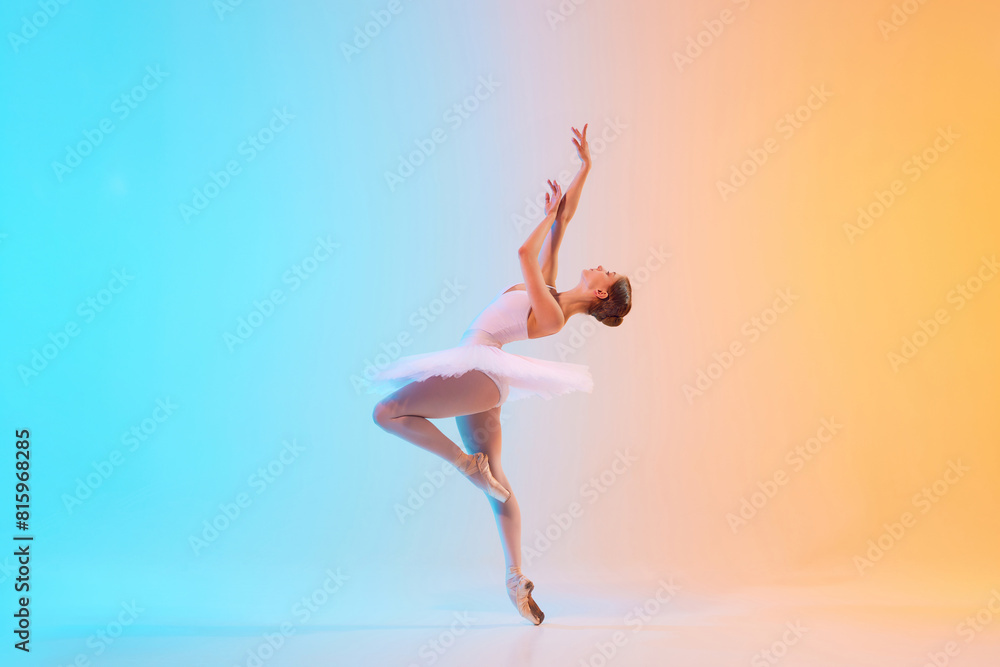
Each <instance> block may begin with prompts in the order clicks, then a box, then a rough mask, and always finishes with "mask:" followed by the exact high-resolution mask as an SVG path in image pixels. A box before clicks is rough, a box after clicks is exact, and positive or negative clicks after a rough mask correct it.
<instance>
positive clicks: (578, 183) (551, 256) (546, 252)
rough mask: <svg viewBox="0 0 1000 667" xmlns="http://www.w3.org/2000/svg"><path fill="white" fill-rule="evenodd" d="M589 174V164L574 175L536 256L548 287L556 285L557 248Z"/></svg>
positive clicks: (557, 271) (557, 269)
mask: <svg viewBox="0 0 1000 667" xmlns="http://www.w3.org/2000/svg"><path fill="white" fill-rule="evenodd" d="M589 173H590V164H589V163H588V164H584V165H582V166H581V167H580V171H578V172H577V173H576V177H574V178H573V182H572V183H570V185H569V189H567V190H566V194H565V195H563V198H562V199H561V200H560V202H559V208H558V210H557V211H556V218H555V221H554V222H553V223H552V227H551V228H550V229H549V234H548V236H546V237H545V242H544V243H543V244H542V250H541V252H540V253H539V254H538V263H539V264H541V266H542V276H543V277H544V278H545V282H546V283H548V284H549V285H555V284H556V275H557V274H558V273H559V246H560V245H562V239H563V236H564V235H565V234H566V227H567V226H568V225H569V221H570V220H572V219H573V215H574V214H575V213H576V208H577V205H578V204H579V203H580V193H581V192H582V191H583V184H584V182H585V181H586V180H587V175H588V174H589Z"/></svg>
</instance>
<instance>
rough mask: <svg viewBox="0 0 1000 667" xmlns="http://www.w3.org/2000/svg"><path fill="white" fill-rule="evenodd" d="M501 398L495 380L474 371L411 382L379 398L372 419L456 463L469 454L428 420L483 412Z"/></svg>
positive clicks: (405, 438)
mask: <svg viewBox="0 0 1000 667" xmlns="http://www.w3.org/2000/svg"><path fill="white" fill-rule="evenodd" d="M499 400H500V390H499V389H497V386H496V384H494V383H493V380H491V379H490V378H489V377H487V376H486V374H484V373H482V372H481V371H475V370H474V371H469V372H468V373H464V374H462V375H459V376H457V377H440V376H433V377H430V378H427V379H426V380H422V381H420V382H411V383H410V384H408V385H406V386H405V387H402V388H400V389H397V390H396V391H394V392H393V393H391V394H389V395H388V396H386V397H385V398H384V399H382V400H381V401H379V402H378V404H377V405H376V406H375V410H374V412H373V413H372V418H373V419H374V420H375V423H376V424H378V425H379V426H381V427H382V428H383V429H384V430H386V431H388V432H389V433H392V434H394V435H398V436H399V437H400V438H402V439H403V440H406V441H407V442H411V443H413V444H414V445H417V446H419V447H422V448H424V449H426V450H427V451H429V452H431V453H432V454H437V455H438V456H440V457H441V458H443V459H444V460H445V461H448V462H449V463H452V464H455V463H456V462H461V461H464V460H466V459H467V457H468V455H467V454H466V453H465V452H463V451H462V450H461V449H460V448H459V446H458V445H456V444H455V443H454V442H452V441H451V439H450V438H448V436H446V435H445V434H444V433H442V432H441V430H440V429H439V428H438V427H437V426H435V425H434V424H432V423H431V422H430V421H428V420H429V419H444V418H447V417H458V416H460V415H467V414H470V413H477V412H482V411H483V410H488V409H489V408H490V407H492V406H494V405H496V403H497V401H499Z"/></svg>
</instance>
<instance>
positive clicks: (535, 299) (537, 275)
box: [517, 181, 566, 333]
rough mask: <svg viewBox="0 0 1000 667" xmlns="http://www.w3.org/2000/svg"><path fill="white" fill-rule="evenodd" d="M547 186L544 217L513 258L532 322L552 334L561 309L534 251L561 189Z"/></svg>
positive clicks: (560, 322)
mask: <svg viewBox="0 0 1000 667" xmlns="http://www.w3.org/2000/svg"><path fill="white" fill-rule="evenodd" d="M549 187H550V188H552V194H551V195H550V194H549V193H548V192H546V193H545V218H544V219H543V220H542V221H541V222H540V223H538V226H537V227H535V230H534V231H533V232H531V234H530V235H529V236H528V238H527V240H526V241H525V242H524V243H523V244H522V245H521V247H520V248H518V251H517V257H518V260H519V261H520V264H521V275H522V276H524V288H525V291H527V293H528V300H529V301H530V302H531V311H532V314H534V316H535V322H536V323H537V324H538V328H539V329H541V330H542V331H546V332H548V333H555V332H557V331H559V330H560V329H562V327H563V324H565V323H566V318H565V316H564V315H563V312H562V308H560V307H559V302H557V301H556V299H555V297H554V296H552V293H551V292H550V291H549V288H548V287H547V286H546V281H545V278H544V277H543V276H542V267H541V266H539V264H538V251H539V248H540V247H541V245H542V239H543V238H544V236H545V234H546V232H548V231H549V228H550V226H551V225H552V221H553V220H555V217H556V211H557V210H558V208H559V203H560V202H561V201H562V188H560V187H559V183H557V182H555V181H549ZM550 284H551V283H550Z"/></svg>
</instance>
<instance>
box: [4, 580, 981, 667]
mask: <svg viewBox="0 0 1000 667" xmlns="http://www.w3.org/2000/svg"><path fill="white" fill-rule="evenodd" d="M538 583H539V582H536V584H538ZM669 584H670V582H668V581H663V580H660V581H659V582H649V583H648V585H643V586H630V587H629V588H628V590H622V589H621V588H618V589H614V588H611V587H602V590H599V591H594V590H589V591H587V592H586V593H583V592H581V590H580V586H579V585H576V586H570V585H567V584H565V583H564V584H558V585H548V586H545V587H544V590H543V589H542V587H541V586H539V589H538V591H537V592H538V594H537V595H536V596H535V598H536V601H537V602H538V603H539V605H540V606H541V608H542V609H543V611H544V612H545V613H546V619H545V622H544V623H543V624H542V625H540V626H537V627H536V626H532V625H530V624H529V623H527V621H523V620H521V619H520V617H519V616H517V615H516V613H515V612H514V609H513V607H512V606H511V605H510V603H509V602H508V601H507V598H506V597H505V596H504V595H503V593H502V591H501V590H497V587H494V588H491V589H489V590H486V589H480V590H466V591H462V592H456V591H444V592H440V593H438V594H434V593H430V594H425V595H422V596H421V597H420V598H419V599H412V598H411V599H409V600H407V601H405V602H401V603H398V604H397V603H394V604H392V605H391V607H392V609H391V611H389V610H388V607H384V608H383V609H384V610H383V611H381V612H377V611H373V610H376V609H378V606H379V605H378V604H372V603H374V602H376V601H375V600H372V599H368V600H367V602H368V604H367V605H364V606H363V607H362V606H361V605H359V606H358V607H357V609H358V612H357V613H356V614H355V613H352V610H351V609H349V608H345V607H344V606H343V605H344V603H348V601H347V600H344V601H342V606H341V608H340V609H338V611H337V616H338V620H337V622H336V623H332V624H325V625H322V624H320V625H308V626H297V627H294V628H293V630H294V632H293V633H290V634H289V636H287V637H281V636H280V635H279V634H275V633H277V631H278V630H279V628H278V627H276V626H274V627H214V628H212V627H198V628H182V627H176V628H163V627H140V626H137V627H134V628H130V629H129V633H128V634H126V635H123V636H122V637H120V638H119V639H118V640H117V641H115V643H114V644H113V645H112V646H110V647H109V648H108V649H107V651H105V652H104V653H103V654H102V655H100V656H94V655H93V651H92V650H90V649H87V648H86V643H85V636H84V637H80V636H77V637H66V638H63V639H59V640H53V641H48V642H45V643H44V644H43V645H41V646H37V647H36V650H35V651H33V654H32V656H31V658H32V660H30V662H29V661H19V664H46V665H69V664H72V662H73V660H74V659H75V657H76V656H77V655H79V654H84V655H86V656H87V657H88V658H89V659H90V662H89V663H88V664H91V665H101V666H107V667H111V666H117V665H128V666H129V667H135V666H146V665H149V666H158V665H170V666H179V665H183V666H188V665H192V666H193V665H217V666H220V667H222V666H225V667H232V666H236V665H242V666H245V667H254V666H257V667H261V666H263V665H267V666H268V667H272V666H273V667H277V666H285V665H289V666H292V665H295V666H312V665H379V666H381V665H386V666H395V665H398V666H400V667H410V666H420V665H428V666H429V665H438V666H440V667H448V666H452V665H455V666H462V667H467V666H469V665H472V666H474V667H491V666H493V665H540V666H546V667H548V666H552V665H566V666H573V667H575V666H580V667H585V666H591V667H602V666H603V665H677V666H679V667H701V666H705V667H722V666H727V665H749V666H750V667H756V666H764V665H789V666H791V665H808V666H810V667H814V666H815V667H820V666H822V667H826V666H831V667H832V666H837V667H842V666H851V667H863V666H868V665H870V666H872V667H897V666H898V667H923V666H924V665H931V666H933V667H945V666H946V665H947V666H954V667H1000V594H998V595H997V600H996V601H994V602H993V606H994V608H995V609H996V610H997V613H995V614H994V612H993V611H992V610H990V609H989V607H988V606H987V604H988V600H987V599H986V598H985V597H983V595H975V596H967V599H963V600H958V601H956V600H951V601H949V602H948V603H947V604H942V603H940V602H937V603H934V604H930V603H927V602H926V601H923V602H922V601H921V600H922V598H921V596H920V594H919V591H916V592H911V593H908V594H906V595H897V596H885V595H881V596H868V599H862V596H861V595H859V593H858V591H857V590H856V589H855V590H847V589H845V588H843V587H837V586H828V587H824V588H809V589H801V588H792V587H785V588H780V589H779V588H771V589H756V590H744V591H741V592H739V593H728V594H715V595H707V594H694V593H691V592H689V591H685V590H673V591H671V590H669ZM379 599H380V600H381V599H382V597H381V596H379ZM350 604H357V602H356V601H353V602H350ZM984 610H985V611H984ZM977 613H978V614H979V620H978V621H973V623H974V624H976V625H971V624H968V623H967V621H966V619H967V618H968V617H970V616H971V617H973V618H975V616H976V615H977ZM994 616H995V617H996V618H995V619H994V618H993V617H994ZM266 634H270V635H271V641H272V643H274V644H277V645H278V648H277V649H276V650H272V649H271V646H270V644H269V643H268V641H267V639H266V637H265V635H266ZM38 649H41V650H42V653H43V654H44V662H37V661H36V660H40V659H43V656H42V655H39V652H38ZM949 651H950V653H951V655H949V654H948V652H949Z"/></svg>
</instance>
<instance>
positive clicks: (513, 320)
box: [462, 285, 555, 347]
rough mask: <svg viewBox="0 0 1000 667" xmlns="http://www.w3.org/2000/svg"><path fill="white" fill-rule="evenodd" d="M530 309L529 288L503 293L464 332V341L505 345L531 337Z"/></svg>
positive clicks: (497, 345) (496, 345)
mask: <svg viewBox="0 0 1000 667" xmlns="http://www.w3.org/2000/svg"><path fill="white" fill-rule="evenodd" d="M546 287H552V286H551V285H546ZM507 289H510V288H509V287H508V288H507ZM553 289H555V288H553ZM530 310H531V300H530V299H529V298H528V292H527V290H511V291H510V292H501V293H500V294H498V295H497V296H496V297H495V298H494V299H493V301H491V302H490V303H489V305H487V306H486V308H484V309H483V311H482V312H481V313H479V315H477V316H476V318H475V319H474V320H472V324H470V325H469V328H468V329H466V330H465V333H464V334H462V342H463V343H465V344H469V343H478V344H481V345H483V344H484V345H493V346H495V347H501V346H503V345H506V344H507V343H512V342H514V341H516V340H527V339H528V312H529V311H530Z"/></svg>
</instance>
